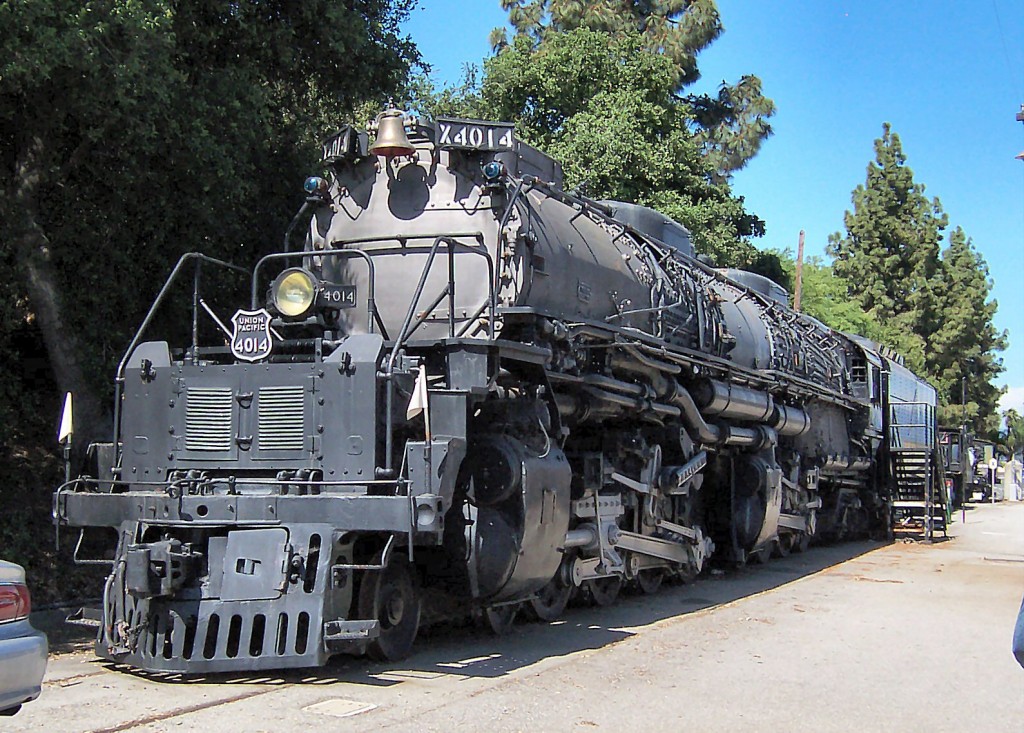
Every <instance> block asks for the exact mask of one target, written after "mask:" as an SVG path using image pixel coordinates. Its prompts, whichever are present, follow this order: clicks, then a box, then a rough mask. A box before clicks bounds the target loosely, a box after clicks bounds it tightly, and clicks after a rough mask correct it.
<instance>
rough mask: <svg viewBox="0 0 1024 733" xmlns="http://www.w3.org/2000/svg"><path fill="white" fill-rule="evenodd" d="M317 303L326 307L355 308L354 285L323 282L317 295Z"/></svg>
mask: <svg viewBox="0 0 1024 733" xmlns="http://www.w3.org/2000/svg"><path fill="white" fill-rule="evenodd" d="M317 304H318V305H322V306H326V307H328V308H355V307H356V286H355V285H332V284H330V283H324V284H323V286H322V288H321V290H320V292H319V293H318V295H317Z"/></svg>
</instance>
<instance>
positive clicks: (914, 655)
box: [0, 503, 1024, 733]
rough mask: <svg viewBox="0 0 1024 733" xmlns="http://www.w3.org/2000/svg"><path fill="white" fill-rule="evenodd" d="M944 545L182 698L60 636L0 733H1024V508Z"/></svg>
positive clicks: (993, 515) (847, 550) (779, 569)
mask: <svg viewBox="0 0 1024 733" xmlns="http://www.w3.org/2000/svg"><path fill="white" fill-rule="evenodd" d="M957 519H958V520H959V514H958V515H957ZM950 534H951V538H950V539H949V540H948V541H944V542H937V543H936V544H933V545H922V544H907V543H902V542H897V543H894V544H880V543H872V542H859V543H847V544H844V545H840V546H836V547H825V548H814V549H812V550H811V551H810V552H808V553H806V554H802V555H791V556H790V557H788V558H785V559H777V560H772V561H771V562H770V563H769V564H768V565H765V566H761V567H753V568H749V569H743V570H739V571H737V572H735V573H731V574H729V575H728V576H726V577H724V578H709V579H705V580H702V581H700V582H698V583H696V584H694V585H690V586H675V587H669V588H665V589H663V590H662V591H661V592H660V593H658V594H657V595H654V596H631V597H624V598H622V599H621V600H620V601H619V602H618V603H617V604H616V605H615V606H614V607H612V608H608V609H575V610H572V611H570V612H569V613H568V615H567V616H566V619H565V620H564V621H561V622H556V623H553V624H539V623H534V624H529V623H523V624H520V625H517V626H516V628H515V629H514V630H513V631H512V633H510V634H509V635H508V636H505V637H501V638H494V637H491V636H489V635H487V634H486V633H484V632H482V631H477V630H474V629H471V628H451V627H447V626H444V627H435V628H433V629H430V630H428V632H427V633H425V634H424V635H423V638H421V639H420V641H419V642H418V645H417V651H416V653H415V654H414V655H413V656H412V657H411V658H410V659H408V660H406V661H404V662H402V663H401V664H394V665H381V664H375V663H371V662H368V661H366V660H363V659H353V658H338V659H336V660H334V661H332V663H331V664H330V665H329V666H328V667H326V668H324V669H320V670H312V671H302V672H295V673H287V674H282V675H259V676H256V675H211V676H208V677H202V678H189V679H187V680H185V679H181V678H178V677H161V676H154V675H144V674H139V673H133V672H132V671H130V670H128V669H125V668H120V667H116V666H113V665H108V664H106V663H103V662H100V661H98V660H97V659H96V658H95V657H94V656H93V655H92V653H91V651H89V650H88V648H87V645H85V644H84V643H83V640H82V638H81V636H80V635H79V636H76V635H74V634H68V633H66V632H64V633H62V634H61V635H60V636H59V637H58V636H56V635H55V636H54V641H55V642H56V643H55V644H54V655H53V656H52V657H51V660H50V666H49V670H48V674H47V680H46V683H45V687H44V690H43V694H42V696H41V697H40V698H39V699H38V700H36V701H35V702H32V703H30V704H28V705H26V706H25V707H24V709H23V710H22V712H21V713H19V714H18V715H17V716H15V717H14V718H9V719H5V720H4V721H3V722H0V728H2V729H9V730H39V731H44V730H45V731H54V732H56V731H107V732H113V731H190V730H195V731H210V730H225V729H233V730H236V731H281V730H292V729H295V730H298V729H303V728H306V729H308V728H313V727H315V728H318V729H322V730H345V731H362V730H366V731H370V730H381V729H387V730H388V731H389V732H391V731H406V730H408V731H416V732H417V733H420V732H422V731H446V732H451V731H461V730H481V729H487V730H488V731H489V732H497V731H526V730H530V731H566V730H587V731H589V730H602V729H609V730H610V729H626V730H644V729H648V730H682V729H684V728H688V729H691V730H698V731H726V730H729V731H779V730H784V731H787V732H794V731H795V732H799V731H815V732H816V733H817V732H822V733H827V732H828V731H858V732H859V731H888V730H900V731H933V732H934V731H956V732H957V733H964V732H966V731H971V732H972V733H973V732H975V731H993V732H1001V731H1024V669H1021V668H1020V667H1018V666H1017V664H1016V662H1015V661H1014V659H1013V657H1012V655H1011V654H1010V638H1011V635H1012V629H1013V623H1014V619H1015V616H1016V613H1017V609H1018V608H1019V606H1020V603H1021V596H1022V595H1024V503H1021V504H1012V503H1005V504H997V505H982V506H978V507H974V508H972V509H970V510H969V511H968V512H967V517H966V523H965V524H961V523H959V522H958V523H956V524H954V525H952V527H951V529H950Z"/></svg>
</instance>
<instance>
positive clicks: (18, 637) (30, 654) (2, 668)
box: [0, 560, 49, 715]
mask: <svg viewBox="0 0 1024 733" xmlns="http://www.w3.org/2000/svg"><path fill="white" fill-rule="evenodd" d="M31 610H32V600H31V597H30V596H29V592H28V586H27V585H26V584H25V569H24V568H23V567H21V566H20V565H15V564H14V563H12V562H6V561H4V560H0V715H14V714H15V713H16V712H18V710H20V709H21V706H22V704H23V703H26V702H28V701H29V700H35V699H36V698H37V697H39V693H40V692H41V691H42V686H43V675H44V674H45V673H46V655H47V652H48V651H49V648H48V645H47V642H46V634H44V633H43V632H41V631H37V630H36V629H35V628H33V627H32V624H31V623H30V622H29V620H28V614H29V611H31Z"/></svg>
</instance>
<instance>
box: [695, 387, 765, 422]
mask: <svg viewBox="0 0 1024 733" xmlns="http://www.w3.org/2000/svg"><path fill="white" fill-rule="evenodd" d="M691 393H692V394H693V399H694V401H696V403H697V406H698V407H699V408H700V411H701V412H702V413H704V414H705V415H721V416H722V417H731V418H735V419H737V420H749V421H751V422H765V421H767V420H768V419H769V418H770V417H771V416H772V414H773V413H774V411H775V402H774V400H772V396H771V395H770V394H767V393H765V392H758V391H757V390H756V389H749V388H747V387H740V386H738V385H734V384H728V383H727V382H721V381H719V380H717V379H702V380H700V381H699V382H697V384H696V385H694V387H693V389H692V390H691Z"/></svg>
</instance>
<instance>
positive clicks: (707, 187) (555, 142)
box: [463, 28, 772, 269]
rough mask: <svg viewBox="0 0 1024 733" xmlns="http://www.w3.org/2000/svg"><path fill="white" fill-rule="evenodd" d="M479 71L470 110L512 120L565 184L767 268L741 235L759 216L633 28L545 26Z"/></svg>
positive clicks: (667, 64) (664, 65)
mask: <svg viewBox="0 0 1024 733" xmlns="http://www.w3.org/2000/svg"><path fill="white" fill-rule="evenodd" d="M485 72H486V73H485V76H484V79H483V82H482V84H481V87H480V94H479V99H478V101H477V102H475V103H474V105H475V111H476V112H477V113H479V114H480V115H482V116H484V117H487V118H490V119H501V120H510V121H513V122H514V123H515V125H516V130H517V134H518V135H519V136H520V137H522V138H523V139H524V140H525V141H527V142H529V143H531V144H533V145H536V146H538V147H540V148H541V149H542V150H544V151H545V152H547V153H548V154H550V155H552V156H553V157H554V158H556V159H557V160H559V161H561V162H562V164H563V170H564V174H565V178H566V183H567V186H568V187H576V188H579V189H581V190H584V191H585V192H586V193H587V195H588V196H591V197H592V198H598V199H601V198H611V199H619V200H625V201H630V202H634V203H639V204H644V205H647V206H651V207H653V208H656V209H658V210H659V211H661V212H662V213H664V214H666V215H668V216H670V217H672V218H673V219H676V220H677V221H679V222H681V223H682V224H684V225H685V226H687V227H688V228H689V229H690V231H691V233H692V235H693V240H694V243H695V245H696V247H697V250H698V251H700V252H703V253H705V254H708V255H711V256H712V257H713V258H714V259H716V261H717V262H719V263H720V264H722V265H731V266H737V267H751V266H759V267H762V268H767V269H770V268H771V267H772V262H771V261H770V258H765V257H764V256H763V255H762V254H761V253H759V252H758V251H757V250H756V249H755V248H754V247H753V245H751V244H750V243H749V241H748V239H747V238H748V237H750V236H760V235H761V234H763V233H764V223H763V222H762V221H761V220H760V219H758V218H757V217H756V216H753V215H751V214H749V213H747V212H746V211H745V210H744V208H743V201H742V199H740V198H736V197H734V196H732V195H731V193H730V192H729V189H728V186H727V185H725V184H721V183H718V184H716V183H715V182H714V181H713V180H712V171H711V169H710V166H709V163H708V161H707V159H706V157H705V156H704V155H703V154H702V153H701V148H700V143H699V141H698V140H697V139H696V138H695V136H694V134H693V133H692V131H691V130H690V127H689V123H690V121H691V117H690V114H689V113H690V109H689V107H688V105H686V104H685V103H683V102H681V101H680V100H679V99H678V98H677V97H676V96H675V94H674V89H675V84H676V81H675V79H676V69H675V67H674V65H673V63H672V62H671V60H670V59H668V58H666V57H664V56H661V55H658V54H654V53H650V52H647V51H646V50H645V46H644V41H643V39H642V38H641V37H640V36H639V34H637V33H632V34H625V33H624V34H622V35H619V36H616V37H610V36H609V35H608V34H606V33H604V32H599V31H593V30H589V29H585V28H583V29H578V30H574V31H569V32H566V33H552V34H549V35H548V36H547V37H546V39H545V42H544V44H543V45H542V46H541V47H539V48H536V47H535V46H534V44H533V43H532V42H531V40H530V39H529V38H526V37H523V36H520V37H517V38H516V39H515V40H514V42H513V44H512V45H511V46H510V47H508V48H507V49H506V50H505V51H504V52H503V53H501V54H498V55H497V56H494V57H492V58H490V59H488V60H487V62H486V65H485ZM471 106H473V105H471ZM463 109H465V107H463Z"/></svg>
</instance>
